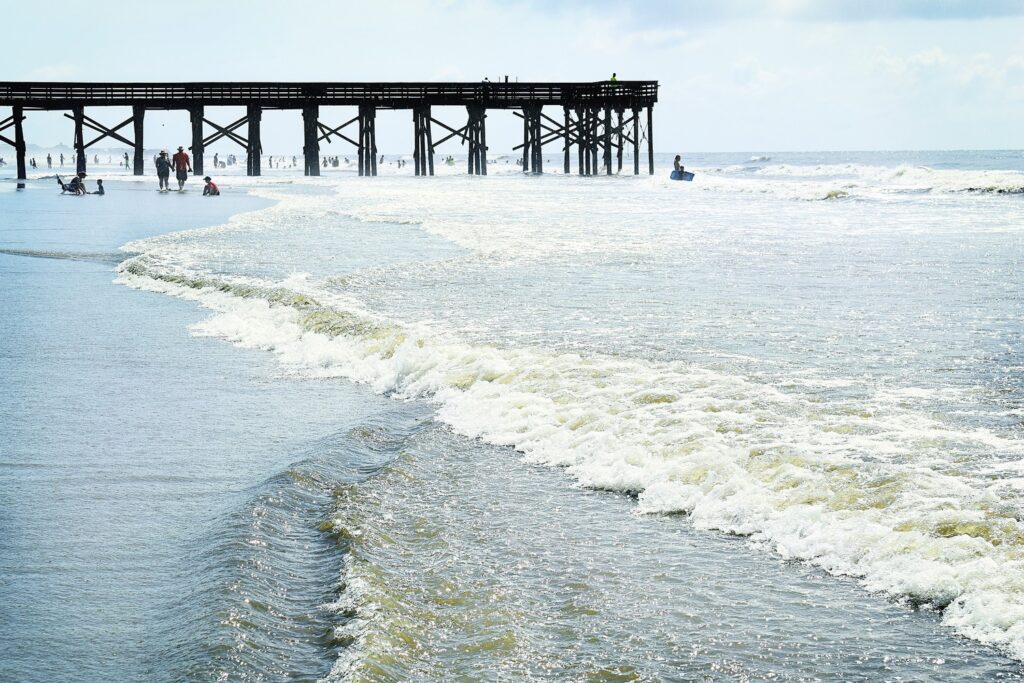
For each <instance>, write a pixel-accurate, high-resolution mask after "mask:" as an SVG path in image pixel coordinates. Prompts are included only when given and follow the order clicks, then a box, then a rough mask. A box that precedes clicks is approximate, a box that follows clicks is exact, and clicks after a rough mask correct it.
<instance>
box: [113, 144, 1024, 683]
mask: <svg viewBox="0 0 1024 683" xmlns="http://www.w3.org/2000/svg"><path fill="white" fill-rule="evenodd" d="M1006 155H1007V156H1008V157H1009V158H1010V159H1011V162H1010V163H1006V162H1005V161H1004V160H1003V158H1002V157H999V158H997V159H993V158H984V156H983V155H981V154H980V153H974V154H973V156H972V155H962V158H959V159H958V157H957V156H956V154H955V153H950V154H948V155H946V156H945V157H943V158H942V159H941V160H940V162H939V163H936V162H934V161H932V163H931V165H928V164H925V163H920V161H919V160H916V159H911V160H909V161H907V160H906V159H898V160H897V162H894V161H893V159H892V157H891V156H890V155H887V154H877V155H875V156H874V157H872V156H871V155H869V154H865V155H862V156H864V157H866V158H858V159H855V160H849V159H844V158H829V157H828V155H819V156H820V157H821V158H814V159H811V158H807V157H806V156H800V155H790V157H788V158H787V157H786V155H783V154H771V155H757V156H750V155H745V156H744V155H735V156H737V157H738V158H737V159H735V160H733V159H707V160H703V163H702V164H701V165H698V166H691V167H690V170H694V171H696V172H697V174H698V176H697V180H696V181H695V182H694V183H692V184H684V183H673V182H671V181H669V180H668V179H667V178H665V177H662V176H663V175H664V174H660V175H658V176H655V177H650V178H649V177H639V178H634V177H628V176H621V177H610V178H605V177H599V178H578V177H572V176H569V177H566V176H562V175H560V174H549V175H547V176H545V177H536V178H535V177H524V176H522V175H520V174H519V173H517V172H515V169H514V167H513V166H512V165H511V164H506V163H503V161H504V160H503V158H501V157H499V158H498V159H497V160H496V162H495V169H494V171H492V173H491V175H489V176H488V177H486V178H478V177H470V176H465V175H462V174H461V168H457V169H450V168H442V169H441V171H442V177H438V178H434V179H417V178H413V177H410V176H409V175H408V174H403V173H400V172H398V171H389V170H388V167H387V166H384V175H382V176H381V177H378V178H373V179H360V178H357V177H354V176H353V174H352V173H351V172H347V173H346V172H339V173H335V174H329V175H327V176H325V177H323V178H309V179H306V178H300V177H294V176H291V175H287V174H285V173H279V174H277V175H274V174H270V175H269V177H266V178H263V179H242V178H237V179H232V183H233V184H234V185H236V186H238V187H245V188H248V189H249V191H250V192H251V193H252V194H254V195H256V196H258V197H259V198H261V199H264V200H270V201H273V202H274V203H273V205H272V206H270V207H268V208H264V209H260V210H258V211H254V212H250V213H243V214H239V215H236V216H234V217H232V219H231V220H230V221H228V222H227V223H225V224H223V225H219V226H216V227H212V228H203V229H198V230H188V231H183V232H175V233H169V234H165V235H160V236H158V237H153V238H148V239H143V240H138V241H133V242H130V243H128V244H127V245H125V246H124V247H123V248H122V249H123V251H124V252H125V253H126V258H125V260H124V261H122V262H121V263H120V265H119V266H117V272H118V274H117V280H118V282H119V283H122V284H125V285H128V286H129V287H132V288H136V289H141V290H147V291H152V292H159V293H163V294H168V295H171V296H174V297H178V298H182V299H188V300H191V301H195V302H197V303H198V304H200V305H201V306H202V307H203V308H204V309H208V310H209V311H210V313H209V315H208V317H207V318H206V319H204V320H202V321H201V322H198V323H195V324H193V325H192V326H191V327H190V332H191V334H192V335H194V336H197V337H214V338H221V339H225V340H228V341H230V342H233V343H235V344H237V345H239V346H243V347H248V348H255V349H262V350H266V351H270V352H272V353H273V354H274V355H275V357H276V358H277V361H278V363H279V367H280V369H281V372H283V373H285V374H286V375H288V376H293V377H299V378H305V379H307V380H308V381H325V382H331V381H351V382H355V383H358V384H361V385H365V386H367V387H369V388H371V389H372V391H373V392H375V393H377V394H381V395H384V396H387V397H390V398H392V399H394V400H396V401H399V402H410V403H413V404H422V405H423V406H425V407H426V408H427V409H428V410H429V414H430V419H431V420H434V421H436V422H437V423H439V424H441V425H444V427H445V428H446V429H447V430H449V431H450V433H451V434H452V435H454V436H455V437H459V438H464V439H468V440H470V441H469V443H474V442H475V443H479V444H481V446H480V447H479V449H478V452H475V455H473V458H481V459H486V458H501V457H503V456H502V455H501V453H502V448H507V449H510V452H513V453H515V454H516V455H517V457H519V458H521V459H522V461H523V462H525V463H527V464H530V465H540V466H548V467H550V468H555V469H553V470H547V471H545V472H544V473H543V474H542V475H541V476H543V477H548V478H553V479H554V480H561V479H564V480H566V481H570V482H574V483H575V484H576V485H578V486H580V487H583V488H584V489H586V490H590V491H601V492H610V494H609V495H611V496H612V498H610V499H609V501H610V500H615V501H617V502H615V503H612V502H606V503H603V504H602V503H601V502H600V501H601V500H602V499H601V498H598V499H596V500H597V503H596V505H598V506H601V505H604V506H606V507H608V508H610V509H614V510H615V511H616V512H615V514H617V515H619V516H621V517H622V518H623V519H622V521H621V522H619V521H616V522H614V523H615V524H620V523H621V524H627V525H636V526H637V528H643V527H644V526H645V525H648V524H651V523H653V522H652V521H651V520H652V519H662V520H668V521H671V522H672V523H674V524H680V525H686V526H688V527H691V528H694V529H697V530H706V531H710V532H713V533H712V537H713V536H714V534H725V535H732V536H738V537H741V538H743V539H745V543H746V545H745V546H744V548H745V549H750V548H753V549H755V550H756V552H758V553H763V554H765V555H766V556H769V557H776V558H781V559H783V560H785V561H787V562H799V563H805V564H802V565H800V566H801V567H808V568H815V569H818V570H823V571H824V572H827V574H829V575H832V576H834V577H850V578H852V579H854V580H855V581H856V582H857V585H858V586H859V588H858V590H861V591H863V592H865V593H866V594H873V595H875V596H879V599H889V600H893V601H895V602H896V604H897V605H898V606H899V609H904V610H910V609H911V608H915V609H918V608H922V609H925V610H934V611H935V612H936V613H937V615H938V618H939V620H940V621H941V624H942V628H944V629H947V630H948V631H949V632H951V633H955V634H957V635H960V636H964V637H967V638H969V639H972V640H974V641H977V642H979V643H981V644H984V645H986V646H992V647H994V648H996V649H997V650H999V651H1001V652H1003V653H1005V654H1007V655H1009V656H1011V657H1013V658H1016V659H1024V525H1022V517H1021V515H1022V514H1024V498H1022V492H1024V427H1022V424H1024V422H1022V417H1024V408H1022V406H1024V383H1022V382H1021V380H1020V377H1021V370H1022V369H1024V362H1022V360H1024V356H1022V351H1021V346H1020V344H1021V341H1020V339H1021V335H1020V333H1021V329H1022V327H1021V326H1022V324H1024V304H1022V302H1024V285H1022V281H1021V278H1020V273H1019V268H1020V262H1021V258H1022V257H1024V204H1022V203H1021V197H1022V192H1024V171H1022V170H1021V165H1022V164H1024V159H1018V158H1016V157H1013V156H1012V153H1006ZM836 156H838V155H836ZM1019 156H1020V155H1019V153H1018V157H1019ZM436 438H447V437H436ZM408 457H409V456H408V454H404V455H403V456H401V457H399V458H397V459H396V460H395V462H394V464H393V465H392V466H390V468H386V469H385V470H384V471H383V472H382V473H380V474H377V475H376V476H375V477H373V478H371V479H370V480H368V481H366V482H363V483H360V484H353V485H352V486H350V487H345V489H344V490H343V491H341V490H339V491H335V492H334V495H335V502H334V503H333V511H332V512H331V513H330V514H328V515H326V517H325V519H324V522H323V525H322V528H323V530H324V531H325V532H328V533H331V534H334V535H336V536H337V537H338V538H340V539H342V540H343V542H344V543H345V544H346V549H347V550H346V556H345V561H344V568H343V569H340V570H339V581H340V582H341V585H342V588H341V589H340V591H339V596H338V598H337V601H336V602H334V603H327V604H325V605H324V609H328V610H334V611H336V612H341V613H344V614H345V615H346V618H345V619H344V622H345V623H344V624H342V625H339V626H337V627H336V628H337V632H338V635H337V638H339V642H342V643H343V644H344V647H343V648H342V649H343V650H344V654H343V655H342V656H339V658H338V661H337V663H336V664H335V666H334V671H333V673H332V674H331V676H337V677H349V678H352V679H359V678H368V679H374V678H379V677H381V676H382V675H383V676H384V677H385V678H386V677H387V675H396V676H399V675H400V676H409V677H413V678H415V677H418V676H425V677H430V676H436V675H440V671H432V670H430V669H429V668H427V669H416V668H401V667H403V666H408V665H405V664H401V663H400V660H401V657H395V656H394V649H395V648H399V649H400V648H401V647H402V643H405V644H406V646H408V647H412V646H409V645H408V642H406V639H414V638H415V637H414V636H413V635H409V633H411V632H412V631H414V629H412V627H410V626H409V625H408V623H406V625H405V626H404V627H402V628H404V629H406V631H402V628H399V627H396V626H395V624H396V622H402V623H405V622H406V621H408V620H410V619H414V616H413V615H418V616H419V617H420V618H426V617H424V614H425V613H427V612H429V614H430V615H433V617H434V618H442V617H441V616H439V615H442V614H443V609H442V608H441V607H439V606H438V605H437V604H433V606H425V605H424V604H417V605H416V607H415V608H412V607H409V605H408V604H407V603H406V602H405V601H404V600H402V599H398V598H396V597H394V596H389V595H388V591H389V590H391V586H392V585H393V583H395V582H394V581H389V580H387V576H388V574H389V573H390V572H395V571H399V570H398V569H397V568H396V566H397V565H399V564H401V563H402V562H417V561H425V560H423V558H418V559H414V558H410V556H409V553H410V552H411V551H410V550H409V549H408V548H403V549H399V550H392V551H385V550H384V548H385V547H387V546H389V545H390V544H393V543H395V541H394V540H393V539H394V538H395V537H396V536H397V535H399V534H401V533H403V529H404V530H407V529H408V528H410V527H415V526H416V525H428V526H429V525H430V524H432V523H440V522H437V520H435V519H434V516H435V515H436V516H437V517H443V514H442V513H441V512H440V511H439V510H438V509H436V508H434V507H433V506H434V505H435V504H436V501H433V502H431V501H430V499H429V496H428V493H427V492H429V491H430V489H431V487H432V486H440V484H438V483H437V480H438V479H439V478H443V477H444V476H445V474H444V470H443V469H440V468H437V467H435V468H434V469H431V468H430V466H429V465H425V464H410V463H408V462H406V461H405V460H404V459H407V458H408ZM470 460H472V458H470ZM460 462H461V465H459V466H460V467H468V466H469V465H468V464H467V463H466V462H465V461H460ZM474 466H476V465H474ZM403 469H404V470H406V471H405V472H404V474H403V473H402V472H403ZM424 470H426V471H424ZM531 472H532V470H531ZM494 476H497V475H494ZM530 476H531V477H533V476H536V474H531V475H530ZM420 481H423V482H425V483H423V484H416V483H409V482H420ZM431 482H433V483H431ZM420 485H421V486H422V487H423V490H424V493H423V496H425V497H424V498H422V499H421V500H419V503H418V505H420V507H419V508H417V515H418V516H416V517H415V520H405V522H406V523H405V524H403V523H401V515H402V514H403V512H402V511H400V510H396V509H388V510H386V511H385V510H384V509H383V508H386V507H389V506H387V505H386V504H385V503H384V502H383V500H384V498H382V497H386V496H388V495H402V494H401V490H402V489H403V487H408V488H409V489H410V490H416V487H417V486H420ZM481 486H482V487H483V488H484V489H485V490H492V491H493V493H494V494H495V495H499V493H500V489H499V490H498V491H494V490H493V489H489V488H488V487H487V485H485V484H481ZM506 486H510V487H511V486H513V485H512V484H508V483H506ZM375 487H376V488H375ZM368 491H375V493H373V495H371V494H370V493H368ZM408 495H412V494H408ZM453 495H467V494H466V492H461V493H459V494H453ZM521 495H522V496H523V497H524V499H526V498H528V497H529V495H530V494H529V492H528V491H527V492H522V494H521ZM587 500H588V504H595V503H592V502H589V501H590V499H587ZM621 501H627V502H628V504H627V505H626V506H624V507H623V506H622V504H621ZM446 509H447V508H446ZM630 513H632V514H630ZM406 514H409V513H406ZM444 514H448V513H444ZM453 514H454V513H453ZM564 514H565V515H566V517H572V516H573V513H564ZM677 515H681V516H677ZM551 522H552V523H554V524H556V525H557V524H559V514H557V513H556V514H553V515H552V517H551ZM468 523H469V522H468V520H466V519H462V520H459V519H457V518H456V519H454V520H450V521H449V522H448V524H450V528H456V527H459V526H464V525H466V524H468ZM566 524H567V526H569V527H572V523H571V522H568V521H566ZM581 533H582V532H581ZM636 533H638V534H639V533H642V532H640V531H637V532H636ZM382 538H384V539H391V540H388V541H387V542H385V541H384V540H381V539H382ZM374 539H376V540H374ZM477 540H478V541H479V542H480V543H484V544H487V543H499V544H500V541H499V540H495V539H490V540H486V539H477ZM409 543H410V548H412V547H415V543H414V542H413V541H409ZM435 550H436V548H435ZM650 551H651V552H652V553H654V554H655V555H656V554H658V552H659V551H658V549H656V548H652V549H650ZM445 552H447V553H449V554H450V553H453V552H454V551H453V550H451V549H449V550H447V551H445ZM462 552H464V553H470V554H471V553H473V552H475V550H468V549H466V548H463V550H462ZM733 552H736V553H741V551H740V550H734V551H733ZM743 552H745V550H744V551H743ZM442 554H444V553H442ZM787 566H789V565H787ZM793 571H794V572H797V571H800V572H803V571H806V570H805V569H800V570H796V569H794V570H793ZM392 578H394V577H393V576H392ZM636 578H637V580H640V576H639V575H638V576H637V577H636ZM444 580H445V581H449V582H452V581H456V579H455V578H453V577H452V576H448V577H447V578H446V579H444ZM446 585H448V584H446ZM456 592H457V591H456ZM652 609H653V606H652ZM520 617H521V618H523V619H529V615H528V614H521V615H520ZM480 618H481V619H483V617H480ZM490 618H494V617H493V615H492V616H491V617H490ZM504 618H505V619H506V620H508V621H514V619H512V617H510V616H509V615H505V617H504ZM428 621H429V619H428ZM810 621H811V623H812V624H813V616H812V617H810ZM651 623H652V624H653V623H657V619H655V618H654V617H651ZM664 628H665V629H668V630H671V628H672V625H671V622H670V621H669V622H667V623H665V624H664ZM808 628H812V629H813V625H811V626H808ZM396 629H398V631H402V632H403V633H405V635H404V636H402V637H397V636H395V635H394V634H395V633H396ZM388 634H391V635H390V637H391V638H392V641H390V642H391V648H392V649H391V651H390V653H391V654H390V656H391V659H387V657H386V656H385V653H382V652H381V651H378V650H380V649H382V648H383V646H382V645H381V643H387V642H389V640H388ZM419 637H422V638H423V639H424V641H429V640H430V639H431V638H430V636H427V635H422V634H421V636H419ZM434 637H436V633H435V634H434ZM514 641H515V639H514V638H513V639H512V640H510V641H508V642H506V641H503V640H502V638H501V637H496V639H495V640H494V642H493V643H491V644H490V645H488V646H487V648H491V647H493V648H495V650H496V651H497V652H499V653H501V656H500V657H498V656H496V658H495V659H494V660H493V661H492V662H491V664H492V665H493V666H495V667H498V664H497V662H503V663H504V664H507V663H508V662H514V661H516V657H515V656H514V655H513V654H511V653H514V652H519V650H518V649H517V648H521V647H522V644H521V643H518V644H515V643H514ZM488 642H489V643H490V642H491V641H488ZM422 647H423V648H425V649H427V650H429V647H430V646H429V645H426V644H423V645H422ZM412 650H413V651H416V648H415V647H412ZM485 651H489V650H487V649H486V648H485ZM536 654H537V653H536V652H533V653H532V655H533V656H534V657H536ZM385 659H387V662H388V663H387V664H386V665H385V664H382V663H381V662H383V661H385ZM415 659H416V658H415V657H411V658H410V660H415ZM429 659H430V657H425V659H424V661H426V660H429ZM483 659H484V661H487V659H486V657H484V658H483ZM504 664H502V665H504ZM374 666H377V667H381V668H379V669H374V668H373V667H374ZM389 666H392V667H394V666H397V667H399V669H397V670H392V669H389V668H387V667H389ZM508 666H509V667H510V668H509V669H508V671H510V672H517V671H519V672H521V671H523V670H524V669H520V668H516V666H519V664H516V665H512V664H508ZM498 668H500V667H498ZM485 670H486V668H485ZM382 671H383V672H385V673H384V674H381V672H382ZM396 671H398V672H400V674H399V673H396ZM565 671H566V672H573V671H575V670H573V669H572V668H571V667H570V668H568V669H565ZM617 671H618V670H615V671H610V672H609V673H608V674H607V676H608V678H609V679H615V680H620V679H617V678H614V677H613V674H615V675H619V673H621V674H622V675H624V676H625V675H627V674H628V673H629V672H625V673H623V672H621V671H618V673H616V672H617ZM375 672H376V673H375ZM576 673H578V672H576ZM635 673H636V676H634V678H644V672H643V669H642V667H641V668H639V669H638V670H637V672H635ZM386 674H387V675H386Z"/></svg>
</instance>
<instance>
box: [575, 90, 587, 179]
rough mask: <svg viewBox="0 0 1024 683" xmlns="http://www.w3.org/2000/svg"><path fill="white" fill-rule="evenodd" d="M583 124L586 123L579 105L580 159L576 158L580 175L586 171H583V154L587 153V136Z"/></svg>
mask: <svg viewBox="0 0 1024 683" xmlns="http://www.w3.org/2000/svg"><path fill="white" fill-rule="evenodd" d="M583 124H584V120H583V110H582V109H580V108H578V107H577V109H576V151H577V157H578V159H577V160H576V173H577V174H579V175H584V172H583V165H584V164H583V156H584V154H585V153H586V142H585V136H584V132H583Z"/></svg>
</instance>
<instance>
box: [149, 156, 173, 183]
mask: <svg viewBox="0 0 1024 683" xmlns="http://www.w3.org/2000/svg"><path fill="white" fill-rule="evenodd" d="M153 163H154V164H156V178H157V180H158V181H159V182H160V191H161V192H167V191H168V190H170V189H171V160H170V159H168V158H167V150H165V149H162V150H160V154H159V155H158V156H157V157H156V158H155V159H154V160H153Z"/></svg>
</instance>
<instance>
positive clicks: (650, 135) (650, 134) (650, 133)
mask: <svg viewBox="0 0 1024 683" xmlns="http://www.w3.org/2000/svg"><path fill="white" fill-rule="evenodd" d="M647 165H648V166H649V167H650V170H649V174H650V175H654V107H647Z"/></svg>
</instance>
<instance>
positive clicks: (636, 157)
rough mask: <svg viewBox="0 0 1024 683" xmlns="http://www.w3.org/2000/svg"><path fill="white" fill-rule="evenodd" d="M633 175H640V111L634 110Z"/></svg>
mask: <svg viewBox="0 0 1024 683" xmlns="http://www.w3.org/2000/svg"><path fill="white" fill-rule="evenodd" d="M633 175H640V110H639V109H636V108H634V109H633Z"/></svg>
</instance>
